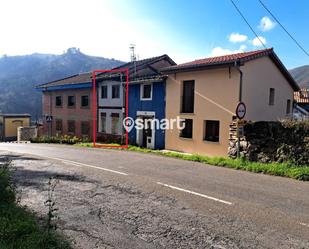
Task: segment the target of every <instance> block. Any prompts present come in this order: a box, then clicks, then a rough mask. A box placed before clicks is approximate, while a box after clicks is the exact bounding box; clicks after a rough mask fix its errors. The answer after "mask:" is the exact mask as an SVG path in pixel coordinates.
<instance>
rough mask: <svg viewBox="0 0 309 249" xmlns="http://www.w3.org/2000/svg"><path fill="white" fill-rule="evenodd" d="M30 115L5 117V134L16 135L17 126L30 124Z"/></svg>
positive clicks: (7, 135)
mask: <svg viewBox="0 0 309 249" xmlns="http://www.w3.org/2000/svg"><path fill="white" fill-rule="evenodd" d="M29 125H30V118H29V117H20V118H19V117H5V118H4V129H5V130H4V136H5V137H16V136H17V128H18V127H19V126H29Z"/></svg>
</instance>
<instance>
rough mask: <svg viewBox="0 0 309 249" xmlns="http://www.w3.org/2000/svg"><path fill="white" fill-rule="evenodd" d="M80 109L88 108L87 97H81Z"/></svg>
mask: <svg viewBox="0 0 309 249" xmlns="http://www.w3.org/2000/svg"><path fill="white" fill-rule="evenodd" d="M81 107H89V96H88V95H83V96H82V97H81Z"/></svg>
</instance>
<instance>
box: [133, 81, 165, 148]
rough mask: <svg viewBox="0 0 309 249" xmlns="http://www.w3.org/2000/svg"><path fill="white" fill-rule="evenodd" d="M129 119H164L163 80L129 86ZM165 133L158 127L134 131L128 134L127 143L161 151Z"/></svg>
mask: <svg viewBox="0 0 309 249" xmlns="http://www.w3.org/2000/svg"><path fill="white" fill-rule="evenodd" d="M128 110H129V112H128V113H129V117H131V118H133V120H138V119H140V120H143V123H144V122H147V120H152V119H158V120H162V119H164V118H165V79H164V78H162V79H161V80H158V81H153V82H147V83H140V84H131V85H129V108H128ZM149 126H150V125H149ZM164 138H165V131H164V130H163V129H160V127H151V126H150V127H149V128H148V129H146V128H144V129H141V130H139V129H135V128H133V129H132V130H131V131H130V132H129V143H130V144H137V145H139V146H141V147H147V148H151V149H163V148H164V146H165V143H164V141H165V139H164Z"/></svg>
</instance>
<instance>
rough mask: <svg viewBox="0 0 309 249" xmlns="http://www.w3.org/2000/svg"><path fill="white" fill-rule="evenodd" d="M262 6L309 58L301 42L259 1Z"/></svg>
mask: <svg viewBox="0 0 309 249" xmlns="http://www.w3.org/2000/svg"><path fill="white" fill-rule="evenodd" d="M259 2H260V4H261V5H262V6H263V8H264V9H265V10H266V11H267V12H268V13H269V14H270V15H271V16H272V18H274V19H275V21H276V22H277V23H278V24H279V25H280V26H281V28H282V29H283V30H284V31H285V33H287V34H288V36H289V37H290V38H291V39H292V40H293V41H294V42H295V43H296V45H297V46H298V47H299V48H300V49H301V50H302V51H303V52H304V53H305V54H306V55H307V56H309V53H308V52H307V51H306V50H305V49H304V48H303V47H302V46H301V45H300V44H299V42H298V41H297V40H296V39H295V38H294V37H293V36H292V35H291V34H290V33H289V31H287V30H286V28H285V27H284V26H283V25H282V24H281V23H280V22H279V20H278V19H277V18H276V17H275V16H274V15H273V13H271V11H270V10H269V9H268V8H267V7H266V5H265V4H264V3H263V2H262V1H261V0H259Z"/></svg>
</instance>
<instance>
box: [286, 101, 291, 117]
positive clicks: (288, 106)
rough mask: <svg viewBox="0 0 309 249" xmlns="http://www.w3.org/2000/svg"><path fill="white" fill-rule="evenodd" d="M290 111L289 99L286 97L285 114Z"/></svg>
mask: <svg viewBox="0 0 309 249" xmlns="http://www.w3.org/2000/svg"><path fill="white" fill-rule="evenodd" d="M290 113H291V100H290V99H288V100H287V101H286V114H290Z"/></svg>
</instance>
